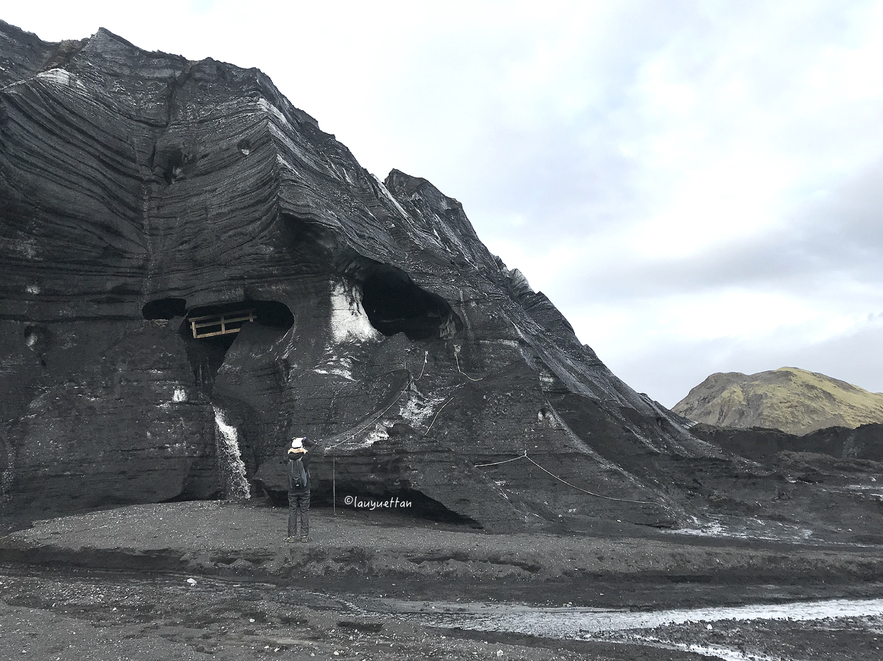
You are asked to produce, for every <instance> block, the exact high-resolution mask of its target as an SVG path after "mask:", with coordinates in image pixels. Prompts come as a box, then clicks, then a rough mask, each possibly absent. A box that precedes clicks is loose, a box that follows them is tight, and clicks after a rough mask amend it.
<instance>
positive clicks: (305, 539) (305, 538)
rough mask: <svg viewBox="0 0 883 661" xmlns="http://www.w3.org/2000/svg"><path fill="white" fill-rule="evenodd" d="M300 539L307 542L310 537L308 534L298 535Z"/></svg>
mask: <svg viewBox="0 0 883 661" xmlns="http://www.w3.org/2000/svg"><path fill="white" fill-rule="evenodd" d="M300 541H302V542H308V541H310V537H309V535H301V537H300Z"/></svg>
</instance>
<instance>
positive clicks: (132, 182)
mask: <svg viewBox="0 0 883 661" xmlns="http://www.w3.org/2000/svg"><path fill="white" fill-rule="evenodd" d="M0 45H2V51H0V217H2V224H0V268H2V270H3V273H4V278H3V279H2V281H0V374H2V376H3V378H2V379H0V466H2V470H3V474H2V482H0V486H2V494H0V495H2V502H3V508H4V515H5V516H6V517H7V518H9V517H21V518H23V519H28V518H35V517H43V516H47V515H51V514H53V513H58V512H69V511H77V510H83V509H90V508H96V507H107V506H112V505H121V504H127V503H144V502H161V501H176V500H187V499H205V498H224V497H227V498H237V497H239V498H241V497H244V496H246V495H254V496H260V497H264V496H266V497H269V498H270V499H273V500H275V501H276V502H284V496H285V489H286V488H287V483H286V479H285V472H284V465H283V464H282V457H281V456H280V455H281V448H282V447H283V445H284V442H285V439H287V438H288V437H289V436H290V435H292V434H296V435H299V436H307V437H310V438H312V439H313V440H316V441H318V442H319V443H320V449H319V450H318V451H317V453H316V455H315V457H314V460H313V463H312V471H313V485H314V490H313V498H314V502H316V503H319V504H322V503H329V504H330V503H331V502H332V499H333V498H334V496H335V494H352V495H356V496H359V497H362V498H365V499H372V498H373V499H379V500H384V499H390V498H398V499H400V500H401V501H406V502H409V503H412V508H413V511H414V512H415V513H417V514H420V515H423V516H427V517H433V518H435V519H436V520H444V521H451V522H458V523H461V524H466V525H470V526H477V527H483V528H484V529H486V530H494V531H500V530H512V529H527V528H531V527H540V528H547V529H554V530H561V531H567V530H593V529H597V528H598V527H599V526H603V525H606V523H613V522H624V523H633V524H642V525H649V526H655V527H685V526H695V525H696V524H697V522H702V521H704V522H706V523H707V522H710V521H715V520H717V519H718V518H719V516H721V515H723V516H731V515H734V514H737V515H740V516H742V515H744V514H746V513H750V514H751V516H752V517H755V518H756V517H763V516H766V515H767V514H769V512H768V511H766V510H765V507H766V506H763V505H755V503H759V502H760V501H761V500H765V499H767V498H768V497H772V496H770V494H775V493H776V485H775V484H774V481H775V477H774V476H772V475H771V474H770V473H769V472H768V471H767V472H765V471H763V470H761V469H760V468H759V466H758V465H757V464H753V463H751V462H749V461H745V460H743V459H741V458H739V457H737V456H734V455H731V454H727V453H725V452H723V451H721V450H720V449H719V448H717V447H715V446H714V445H712V444H709V443H707V442H706V441H703V440H700V439H699V438H697V437H696V436H694V435H692V434H691V433H690V432H689V431H688V430H687V429H685V427H684V426H683V424H682V418H680V417H679V416H677V415H674V414H672V413H671V412H670V411H667V410H666V409H664V408H663V407H662V406H660V405H658V404H657V403H655V402H653V401H652V400H650V399H649V398H648V397H646V396H645V395H640V394H638V393H636V392H634V391H633V390H632V389H631V388H629V387H628V386H627V385H626V384H624V383H623V382H622V381H621V380H619V379H618V378H617V377H616V376H615V375H613V374H612V373H611V372H610V370H608V369H607V367H606V366H605V365H604V364H603V363H602V362H601V361H600V360H599V359H598V357H597V356H596V355H595V353H594V352H593V351H592V350H591V349H590V348H589V347H587V346H584V345H582V344H581V343H580V342H579V341H578V340H577V338H576V336H575V335H574V333H573V330H572V328H571V327H570V325H569V324H568V323H567V321H566V319H564V317H563V316H562V315H561V314H560V312H559V311H558V310H557V309H556V308H555V307H554V305H553V304H552V303H551V302H550V301H549V300H548V298H547V297H545V296H544V295H543V294H542V293H539V292H534V291H533V290H532V289H531V288H530V286H529V285H528V284H527V282H526V280H525V279H524V277H523V276H522V275H521V274H520V273H519V272H518V271H517V270H510V269H508V268H507V267H506V266H505V265H504V264H503V263H502V262H501V261H500V260H499V258H497V257H495V256H493V255H491V254H490V253H489V252H488V250H487V249H486V248H485V246H484V245H483V244H482V243H481V241H480V240H479V239H478V237H477V236H476V234H475V231H474V230H473V228H472V226H471V224H470V222H469V220H468V218H467V217H466V215H465V213H464V211H463V207H462V205H461V204H460V203H459V202H458V201H457V200H455V199H453V198H450V197H448V196H446V195H444V194H442V193H441V192H440V191H438V189H436V188H435V187H434V186H433V185H432V184H431V183H429V182H427V181H426V180H424V179H421V178H418V177H413V176H409V175H407V174H404V173H402V172H399V171H396V170H394V171H392V172H391V173H390V174H389V176H388V177H387V178H386V180H385V181H383V182H381V181H379V180H378V179H377V178H376V177H374V176H373V175H371V174H370V173H368V172H366V171H365V170H364V169H363V168H362V167H361V166H360V165H359V164H358V162H357V161H356V160H355V158H354V157H353V156H352V154H351V153H350V152H349V150H348V149H347V148H346V147H345V146H343V145H342V144H340V143H339V142H337V141H336V140H335V139H334V136H331V135H329V134H326V133H324V132H322V131H321V130H320V129H319V126H318V123H317V122H316V120H314V119H313V118H312V117H310V116H309V115H308V114H306V113H305V112H303V111H301V110H299V109H297V108H295V107H294V106H293V105H292V104H291V103H290V102H289V101H288V100H287V99H286V98H285V97H284V96H282V94H281V93H280V92H279V91H278V90H277V89H276V88H275V86H274V85H273V84H272V82H271V81H270V80H269V79H268V78H267V77H266V76H265V75H264V74H263V73H261V72H260V71H258V70H256V69H241V68H238V67H235V66H233V65H230V64H226V63H222V62H217V61H215V60H212V59H206V60H202V61H199V62H191V61H188V60H186V59H184V58H182V57H180V56H175V55H168V54H165V53H147V52H145V51H143V50H141V49H139V48H137V47H136V46H134V45H132V44H130V43H128V42H127V41H125V40H124V39H122V38H120V37H118V36H116V35H114V34H112V33H110V32H108V31H107V30H104V29H101V30H99V31H98V32H97V33H96V34H94V35H93V36H92V37H90V38H88V39H84V40H81V41H70V42H61V43H47V42H43V41H41V40H40V39H39V38H38V37H36V36H34V35H31V34H28V33H25V32H22V31H21V30H18V29H17V28H14V27H12V26H9V25H7V24H5V23H0ZM243 485H244V486H243ZM745 485H754V488H755V489H756V493H751V494H742V495H738V496H733V495H732V490H733V488H735V489H736V491H737V492H739V493H741V492H740V491H739V490H741V489H743V488H744V486H745ZM246 490H247V492H248V493H245V491H246ZM722 494H728V495H727V496H724V495H722ZM810 495H812V497H813V498H815V499H817V500H818V499H822V500H825V499H829V498H834V499H835V500H836V501H837V502H840V500H842V498H843V496H841V495H831V494H828V493H822V492H813V493H812V494H808V495H807V498H809V496H810ZM853 500H855V501H856V502H855V503H852V507H853V509H855V510H856V512H857V514H856V516H859V517H860V519H861V521H863V522H864V523H861V524H860V525H864V526H869V527H872V526H876V525H878V521H879V513H878V512H875V513H874V515H873V516H867V514H868V512H869V510H873V509H874V508H875V507H876V505H875V503H874V502H872V501H868V500H867V499H865V500H862V499H861V498H854V499H853ZM826 502H827V501H826ZM828 505H830V503H828ZM828 505H826V506H825V509H827V510H831V507H829V506H828ZM852 511H853V510H852V509H850V512H852ZM845 512H846V510H842V511H841V515H842V514H844V513H845ZM776 516H778V517H783V516H784V517H786V518H787V519H788V520H789V521H793V522H794V524H795V525H797V524H798V523H799V524H800V525H816V524H817V517H816V515H815V512H813V511H803V510H797V509H794V510H793V511H788V512H787V513H786V512H785V511H784V510H782V509H781V508H778V509H777V511H776ZM605 522H606V523H605ZM841 524H842V520H841V519H839V518H838V519H837V520H836V521H835V522H834V523H831V522H829V521H828V520H826V519H823V520H822V521H821V523H820V524H819V525H822V526H823V527H829V526H833V527H830V529H828V528H826V529H828V531H829V532H831V533H832V534H837V531H838V530H839V529H840V526H841ZM857 525H858V524H857Z"/></svg>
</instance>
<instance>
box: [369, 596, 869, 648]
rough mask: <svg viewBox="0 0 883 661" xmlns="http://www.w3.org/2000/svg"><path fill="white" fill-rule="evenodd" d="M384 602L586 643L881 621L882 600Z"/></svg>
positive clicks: (451, 620)
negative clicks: (767, 625)
mask: <svg viewBox="0 0 883 661" xmlns="http://www.w3.org/2000/svg"><path fill="white" fill-rule="evenodd" d="M378 601H380V600H378ZM384 602H385V605H386V607H387V609H388V612H397V613H398V614H400V615H403V616H406V617H408V618H414V619H416V620H418V621H419V622H420V623H421V624H424V625H428V626H436V627H443V628H459V629H469V630H473V631H494V632H507V633H519V634H527V635H531V636H540V637H544V638H576V639H580V638H582V639H585V638H589V637H591V636H592V635H594V634H598V633H605V632H611V631H624V630H632V629H653V628H656V627H660V626H668V625H677V624H686V623H695V622H701V623H711V622H719V621H722V620H736V621H746V622H747V621H751V620H789V621H793V622H802V621H808V620H823V619H826V618H847V617H864V616H869V615H883V599H830V600H825V601H802V602H792V603H786V604H760V605H749V606H722V607H703V608H687V609H674V610H659V611H619V610H607V609H596V608H537V607H531V606H520V605H498V604H476V603H468V604H453V603H440V602H434V603H431V602H405V601H399V602H394V601H393V600H384Z"/></svg>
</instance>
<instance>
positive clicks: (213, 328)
mask: <svg viewBox="0 0 883 661" xmlns="http://www.w3.org/2000/svg"><path fill="white" fill-rule="evenodd" d="M256 320H257V316H255V311H254V310H253V309H250V310H235V311H232V312H224V313H222V314H207V315H205V316H203V317H191V318H190V319H188V321H189V322H190V330H191V331H192V332H193V337H194V338H196V339H200V338H203V337H215V336H216V335H229V334H231V333H238V332H239V331H240V330H241V329H242V324H244V323H245V322H247V321H256Z"/></svg>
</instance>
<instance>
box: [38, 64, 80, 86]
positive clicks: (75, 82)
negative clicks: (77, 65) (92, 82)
mask: <svg viewBox="0 0 883 661" xmlns="http://www.w3.org/2000/svg"><path fill="white" fill-rule="evenodd" d="M34 77H35V78H38V79H40V80H45V81H47V82H50V83H55V84H56V85H64V86H66V87H73V88H75V89H77V90H83V91H85V89H86V87H85V86H84V85H83V83H81V82H80V80H79V79H78V78H77V77H76V76H74V75H73V74H72V73H71V72H70V71H67V70H65V69H58V68H55V69H49V70H48V71H41V72H40V73H38V74H37V75H36V76H34Z"/></svg>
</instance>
